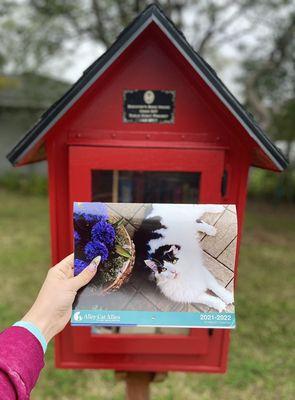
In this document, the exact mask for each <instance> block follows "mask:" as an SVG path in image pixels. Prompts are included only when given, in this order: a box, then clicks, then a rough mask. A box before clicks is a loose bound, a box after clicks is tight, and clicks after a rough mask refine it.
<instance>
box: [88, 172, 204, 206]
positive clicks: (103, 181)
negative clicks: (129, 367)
mask: <svg viewBox="0 0 295 400" xmlns="http://www.w3.org/2000/svg"><path fill="white" fill-rule="evenodd" d="M200 176H201V174H200V173H198V172H173V171H172V172H170V171H169V172H164V171H110V170H100V171H98V170H93V171H92V200H93V201H104V202H119V203H121V202H124V203H196V202H198V198H199V186H200Z"/></svg>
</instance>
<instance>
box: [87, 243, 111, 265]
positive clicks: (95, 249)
mask: <svg viewBox="0 0 295 400" xmlns="http://www.w3.org/2000/svg"><path fill="white" fill-rule="evenodd" d="M84 253H85V256H86V258H87V260H89V261H92V260H93V259H94V258H95V257H97V256H101V261H106V260H107V258H108V256H109V251H108V249H107V248H106V246H105V245H104V244H103V243H101V242H88V243H87V244H86V246H85V247H84Z"/></svg>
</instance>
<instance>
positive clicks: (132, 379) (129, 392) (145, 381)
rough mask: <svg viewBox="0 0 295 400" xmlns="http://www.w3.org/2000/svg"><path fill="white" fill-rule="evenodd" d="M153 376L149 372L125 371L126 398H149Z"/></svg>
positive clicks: (133, 399)
mask: <svg viewBox="0 0 295 400" xmlns="http://www.w3.org/2000/svg"><path fill="white" fill-rule="evenodd" d="M153 377H154V374H153V373H151V372H127V374H126V400H149V398H150V383H151V382H152V380H153Z"/></svg>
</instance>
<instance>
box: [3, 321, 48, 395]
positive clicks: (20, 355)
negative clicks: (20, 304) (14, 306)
mask: <svg viewBox="0 0 295 400" xmlns="http://www.w3.org/2000/svg"><path fill="white" fill-rule="evenodd" d="M43 366H44V353H43V349H42V346H41V344H40V342H39V341H38V339H36V337H35V336H34V335H33V334H32V333H31V332H29V331H28V330H27V329H25V328H21V327H18V326H12V327H10V328H8V329H5V331H3V332H2V333H0V393H1V396H3V395H4V396H3V397H1V398H3V399H5V400H15V399H18V400H25V399H26V400H27V399H29V398H30V393H31V390H32V389H33V387H34V386H35V383H36V381H37V379H38V377H39V374H40V371H41V369H42V368H43Z"/></svg>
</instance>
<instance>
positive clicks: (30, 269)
mask: <svg viewBox="0 0 295 400" xmlns="http://www.w3.org/2000/svg"><path fill="white" fill-rule="evenodd" d="M0 204H1V210H0V244H1V245H0V268H1V283H0V287H1V290H0V329H3V328H4V327H6V326H8V325H10V324H12V323H13V322H14V321H16V320H18V319H20V318H21V317H22V315H23V314H24V312H25V311H26V310H27V308H28V307H29V306H30V304H31V302H32V301H33V299H34V297H35V295H36V294H37V291H38V288H39V287H40V284H41V282H42V281H43V279H44V277H45V274H46V270H47V267H48V265H49V251H50V250H49V227H48V202H47V199H46V198H43V197H30V196H25V195H19V194H15V193H10V192H6V191H0ZM294 239H295V206H294V207H291V206H290V207H286V206H280V207H272V206H262V205H258V206H257V205H256V206H254V205H250V206H248V210H247V218H246V226H245V230H244V237H243V242H242V249H241V257H240V265H239V284H238V290H237V293H236V309H237V323H238V327H237V329H236V331H234V332H233V334H232V340H231V351H230V360H229V369H228V373H227V374H226V375H203V374H200V375H197V374H183V373H171V374H169V377H168V379H166V380H165V381H164V382H163V383H157V384H153V386H152V398H154V399H157V400H164V399H165V400H168V399H169V400H172V399H177V400H190V399H200V400H205V399H218V400H223V399H226V400H229V399H235V400H239V399H243V400H244V399H245V400H246V399H247V400H249V399H259V400H272V399H275V400H277V399H278V400H281V399H293V398H294V393H295V380H294V361H295V354H294V344H295V343H294V331H295V329H294V320H292V318H294V292H293V293H292V290H294V267H295V240H294ZM46 359H47V362H46V367H45V369H44V370H43V372H42V374H41V377H40V380H39V382H38V385H37V387H36V389H35V390H34V392H33V394H32V397H31V398H32V399H33V400H40V399H42V400H47V399H48V400H49V399H50V400H51V399H52V400H53V399H54V400H56V399H59V400H66V399H70V400H75V399H87V400H94V399H112V400H116V399H123V398H124V394H123V393H124V385H123V383H114V380H113V373H112V372H111V371H71V370H68V371H65V370H57V369H55V368H54V366H53V346H52V344H51V345H49V348H48V351H47V354H46Z"/></svg>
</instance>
